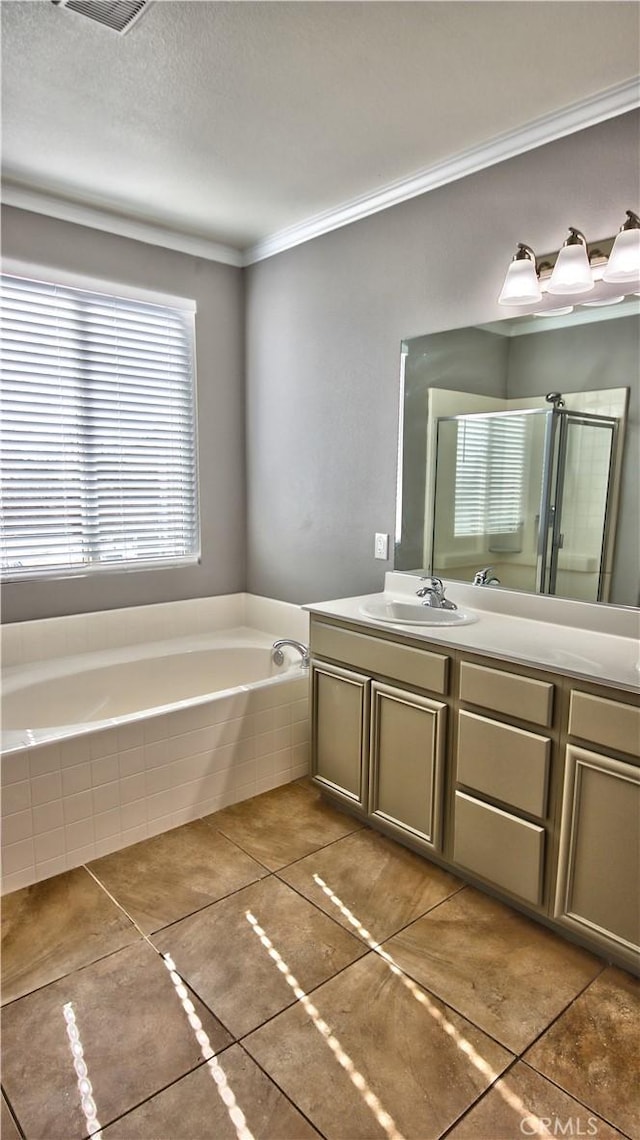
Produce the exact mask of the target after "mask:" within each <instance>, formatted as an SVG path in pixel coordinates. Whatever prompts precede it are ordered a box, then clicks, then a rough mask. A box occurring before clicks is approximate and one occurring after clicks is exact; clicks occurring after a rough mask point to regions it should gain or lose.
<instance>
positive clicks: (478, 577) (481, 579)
mask: <svg viewBox="0 0 640 1140" xmlns="http://www.w3.org/2000/svg"><path fill="white" fill-rule="evenodd" d="M473 585H474V586H499V585H500V579H499V578H496V575H495V571H494V569H493V566H485V567H484V569H483V570H478V571H476V573H475V574H474V576H473Z"/></svg>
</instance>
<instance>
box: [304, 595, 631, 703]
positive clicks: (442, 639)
mask: <svg viewBox="0 0 640 1140" xmlns="http://www.w3.org/2000/svg"><path fill="white" fill-rule="evenodd" d="M417 585H418V580H417V579H416V577H415V576H412V575H403V574H398V573H393V574H387V575H386V581H385V592H384V594H363V595H361V596H359V597H355V598H339V599H337V600H335V601H330V602H318V603H316V604H311V605H307V606H304V607H303V609H306V610H308V611H309V612H310V613H311V614H316V615H317V616H318V617H321V616H325V617H333V618H337V619H342V620H343V621H349V622H352V623H354V624H357V625H362V626H365V627H367V628H369V629H375V630H377V631H378V632H379V633H384V631H385V630H386V631H387V632H388V633H395V634H398V633H404V634H406V636H407V637H411V638H413V639H417V640H418V641H426V642H431V643H433V644H440V645H442V646H443V647H448V648H451V649H462V650H468V651H469V652H472V653H479V654H487V655H488V656H491V657H493V656H498V657H502V658H504V660H506V661H514V662H517V663H518V664H522V665H532V666H535V667H537V668H541V669H546V670H550V671H551V672H553V673H556V674H557V673H562V674H563V675H566V676H570V677H579V678H582V679H584V680H588V681H597V682H599V683H601V684H603V685H611V686H613V687H616V688H622V689H625V690H629V691H631V692H636V693H637V692H640V642H639V640H638V635H639V633H640V610H637V609H633V608H624V607H617V606H611V607H609V606H596V605H593V604H590V603H580V602H568V603H564V605H563V603H562V602H561V600H560V599H556V598H550V599H546V598H532V597H531V596H530V595H517V594H516V593H515V592H514V591H505V590H494V589H491V588H489V587H478V586H465V585H462V584H461V583H458V582H445V586H446V593H447V597H448V598H450V599H451V600H452V601H453V602H455V603H456V604H457V605H458V606H459V607H460V608H461V609H464V610H466V611H468V612H475V613H476V615H477V617H478V620H477V621H476V622H474V623H473V624H471V625H459V626H445V627H434V626H420V625H401V624H399V623H398V624H395V623H394V624H390V623H389V622H386V621H385V622H382V621H376V620H374V619H373V618H370V617H367V616H366V615H365V614H363V613H362V606H363V605H364V604H365V603H367V602H370V601H372V600H373V599H381V598H383V597H384V598H388V599H391V598H392V599H394V600H403V601H407V600H408V599H409V598H413V597H414V596H415V590H416V588H417ZM549 602H551V603H552V605H551V606H548V605H547V607H545V603H549ZM505 609H506V610H511V611H512V612H506V613H505V612H504V610H505ZM518 610H521V611H523V612H524V613H525V614H528V615H530V614H532V613H534V614H536V615H537V614H538V613H539V614H540V615H543V616H535V617H531V616H522V615H521V613H518V612H517V611H518ZM607 611H611V612H609V613H607ZM563 617H564V618H565V620H566V621H567V624H566V625H563V624H561V623H562V619H563ZM581 619H582V621H583V623H584V624H583V626H582V627H581V626H580V625H579V624H578V623H579V622H580V621H581ZM594 626H595V628H593V627H594ZM607 626H608V627H609V628H610V629H612V630H614V631H615V632H607V631H606V627H607ZM585 627H586V628H585ZM603 627H604V629H603ZM621 630H624V631H625V632H624V633H622V632H620V631H621Z"/></svg>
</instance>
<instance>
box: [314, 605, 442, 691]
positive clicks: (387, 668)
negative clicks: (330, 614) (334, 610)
mask: <svg viewBox="0 0 640 1140" xmlns="http://www.w3.org/2000/svg"><path fill="white" fill-rule="evenodd" d="M311 650H312V653H314V654H319V655H320V656H321V657H331V658H333V659H334V660H336V661H343V662H344V663H345V665H351V666H353V667H354V668H356V669H364V670H365V672H367V673H375V674H378V675H381V676H383V677H391V678H393V680H394V681H404V682H405V684H407V685H416V686H417V687H418V688H420V689H429V690H430V691H431V692H432V693H446V691H447V669H448V664H449V659H448V657H444V656H443V655H442V654H440V653H430V652H429V651H428V650H426V649H414V648H412V647H411V646H409V645H400V644H398V643H396V642H394V641H385V640H383V639H382V638H379V637H367V636H366V634H362V633H352V632H351V631H350V630H347V629H339V628H338V627H336V626H332V625H323V624H322V623H320V622H314V623H313V625H312V629H311Z"/></svg>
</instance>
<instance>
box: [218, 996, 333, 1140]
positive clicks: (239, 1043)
mask: <svg viewBox="0 0 640 1140" xmlns="http://www.w3.org/2000/svg"><path fill="white" fill-rule="evenodd" d="M294 1004H295V1003H294ZM287 1008H288V1007H287ZM259 1028H261V1027H259ZM252 1032H255V1031H254V1030H252ZM236 1044H237V1046H238V1048H239V1049H241V1050H242V1052H243V1053H244V1054H245V1056H246V1057H248V1058H249V1060H250V1061H251V1063H252V1064H253V1065H255V1066H256V1068H257V1069H259V1070H260V1072H261V1073H263V1074H264V1076H265V1077H266V1078H267V1080H268V1081H270V1082H271V1084H272V1085H275V1087H276V1088H277V1089H278V1091H279V1092H280V1093H281V1094H282V1096H283V1097H284V1098H285V1100H287V1101H288V1102H289V1104H290V1105H292V1106H293V1108H295V1110H296V1112H298V1113H299V1114H300V1116H301V1117H302V1118H303V1119H304V1120H306V1121H307V1123H308V1124H310V1125H311V1127H312V1128H313V1129H314V1131H315V1132H317V1133H318V1136H319V1137H321V1140H327V1138H326V1136H325V1133H324V1132H321V1131H320V1129H319V1127H318V1125H317V1124H314V1122H313V1120H312V1119H311V1117H310V1116H307V1114H306V1112H304V1111H303V1110H302V1109H301V1108H300V1105H299V1104H296V1102H295V1100H293V1098H292V1097H291V1096H289V1093H288V1092H286V1090H285V1089H283V1088H282V1086H281V1085H279V1084H278V1082H277V1081H276V1080H275V1078H274V1077H273V1075H272V1074H271V1073H270V1072H269V1071H268V1069H265V1068H264V1066H263V1065H262V1064H261V1063H260V1061H258V1060H257V1058H256V1057H254V1056H253V1053H250V1052H249V1050H248V1049H247V1048H246V1046H244V1045H243V1044H242V1041H237V1042H236Z"/></svg>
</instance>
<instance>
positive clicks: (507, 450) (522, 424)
mask: <svg viewBox="0 0 640 1140" xmlns="http://www.w3.org/2000/svg"><path fill="white" fill-rule="evenodd" d="M544 402H545V403H546V404H547V405H551V406H550V407H542V408H540V407H537V408H535V407H533V408H532V407H529V408H522V409H521V410H517V411H497V412H474V413H469V414H462V415H453V416H438V417H437V419H436V461H435V483H434V497H433V506H434V509H433V514H432V519H433V533H432V559H431V562H432V571H431V572H432V573H433V574H435V575H437V576H438V577H444V578H457V579H460V578H463V579H467V580H468V581H472V580H473V577H474V574H475V572H476V571H477V570H478V568H479V567H481V566H484V565H489V564H490V565H491V567H492V568H493V573H494V575H495V576H496V577H497V578H499V580H500V582H501V583H502V585H503V586H506V587H507V588H511V589H519V590H528V591H537V592H539V593H544V594H558V595H561V596H565V597H567V596H568V597H573V598H579V599H581V600H584V601H606V600H607V599H608V596H609V588H610V577H611V565H612V558H613V549H612V547H613V541H612V540H613V535H614V531H615V527H614V525H613V524H614V516H615V506H616V482H615V472H616V455H617V450H618V435H619V433H618V427H619V423H618V419H617V417H615V416H608V415H600V414H595V413H593V412H581V411H576V410H574V409H570V408H567V407H566V406H565V405H566V401H565V399H564V398H563V396H562V394H561V393H559V392H550V393H548V395H547V396H546V397H545V401H544ZM520 403H524V401H520Z"/></svg>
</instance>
